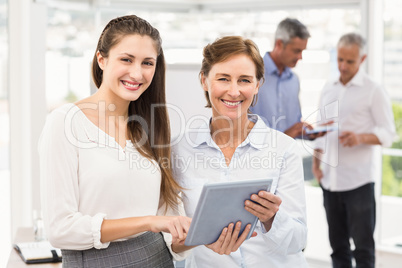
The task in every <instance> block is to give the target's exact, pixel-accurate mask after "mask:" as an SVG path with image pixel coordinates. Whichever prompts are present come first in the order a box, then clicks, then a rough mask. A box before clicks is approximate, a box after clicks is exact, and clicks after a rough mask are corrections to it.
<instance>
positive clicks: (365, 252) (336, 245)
mask: <svg viewBox="0 0 402 268" xmlns="http://www.w3.org/2000/svg"><path fill="white" fill-rule="evenodd" d="M323 193H324V207H325V212H326V215H327V222H328V231H329V242H330V244H331V247H332V254H331V258H332V265H333V267H334V268H351V267H352V257H354V258H355V260H356V267H357V268H374V264H375V244H374V238H373V233H374V228H375V220H376V209H375V197H374V183H369V184H366V185H363V186H361V187H359V188H356V189H354V190H350V191H344V192H331V191H327V190H325V189H323ZM350 238H352V239H353V242H354V244H355V250H354V251H353V252H352V250H351V248H350V243H349V241H350Z"/></svg>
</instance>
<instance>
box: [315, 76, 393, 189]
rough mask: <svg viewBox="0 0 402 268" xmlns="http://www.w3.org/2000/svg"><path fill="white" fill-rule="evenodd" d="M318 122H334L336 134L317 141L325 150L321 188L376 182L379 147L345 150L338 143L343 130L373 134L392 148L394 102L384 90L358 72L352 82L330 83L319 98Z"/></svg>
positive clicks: (347, 148) (356, 186) (360, 147)
mask: <svg viewBox="0 0 402 268" xmlns="http://www.w3.org/2000/svg"><path fill="white" fill-rule="evenodd" d="M319 107H320V115H319V119H318V121H322V122H326V121H329V120H333V121H334V122H335V125H338V130H337V131H332V132H328V133H327V135H325V136H323V137H322V138H319V139H317V140H316V145H315V148H320V149H323V150H324V154H323V156H322V161H321V168H322V170H323V174H324V176H323V178H322V180H321V185H322V187H323V188H324V189H327V190H330V191H348V190H352V189H356V188H358V187H360V186H363V185H365V184H367V183H370V182H374V180H375V178H374V174H376V172H377V171H378V169H379V168H380V166H379V165H378V164H379V163H380V161H378V159H375V157H378V156H379V154H378V153H379V147H380V146H376V145H368V144H361V145H358V146H353V147H344V146H343V145H342V144H340V142H339V135H340V134H341V132H343V131H351V132H354V133H356V134H362V133H366V134H374V135H376V136H377V138H378V139H379V141H380V142H381V145H382V146H390V145H391V144H392V141H393V139H394V137H395V135H396V132H395V125H394V117H393V114H392V108H391V102H390V99H389V97H388V95H387V93H386V92H385V90H384V89H383V88H382V87H381V86H380V85H378V84H377V83H375V82H374V81H373V80H372V79H370V77H369V76H368V75H367V74H366V73H364V71H362V70H359V71H358V72H357V73H356V75H355V76H354V77H353V78H352V80H351V81H349V83H347V84H346V85H343V84H342V83H341V82H340V81H339V79H337V80H335V81H330V82H328V83H327V84H326V85H325V87H324V89H323V91H322V94H321V98H320V106H319Z"/></svg>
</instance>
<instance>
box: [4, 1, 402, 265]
mask: <svg viewBox="0 0 402 268" xmlns="http://www.w3.org/2000/svg"><path fill="white" fill-rule="evenodd" d="M125 14H136V15H138V16H140V17H142V18H144V19H146V20H148V21H149V22H150V23H151V24H152V25H153V26H155V27H156V28H157V29H159V31H160V33H161V35H162V39H163V48H164V52H165V56H166V60H167V101H168V103H169V113H170V117H171V123H172V132H173V135H180V133H181V131H183V130H184V128H185V127H188V126H189V125H191V124H195V123H196V122H197V120H199V119H202V118H207V117H208V116H209V114H210V111H209V110H208V109H206V108H204V105H205V103H204V102H205V100H204V96H203V92H202V89H201V87H200V85H199V80H198V72H199V69H200V63H201V59H202V48H203V47H204V46H205V45H206V44H208V43H209V42H211V41H213V40H215V39H216V38H217V37H220V36H225V35H241V36H244V37H247V38H250V39H252V40H254V41H255V42H256V43H257V45H258V46H259V48H260V52H261V54H262V55H263V54H265V52H266V51H270V50H271V49H272V47H273V43H274V32H275V29H276V26H277V24H278V23H279V22H280V21H281V20H282V19H283V18H285V17H294V18H297V19H299V20H300V21H302V22H303V23H304V24H306V25H307V26H308V28H309V30H310V33H311V35H312V37H311V38H310V40H309V42H308V46H307V49H306V50H305V51H304V52H303V59H302V60H301V61H300V62H299V63H298V65H297V66H296V68H295V69H294V71H295V72H296V73H297V75H298V76H299V77H300V81H301V93H300V100H301V105H302V113H303V118H304V119H305V120H307V121H308V122H310V123H313V124H314V120H315V118H316V117H315V111H316V110H317V105H318V97H319V94H320V91H321V89H322V87H323V85H324V84H325V82H326V81H327V79H329V78H333V77H336V76H338V75H339V73H338V70H337V64H336V43H337V40H338V39H339V37H340V36H341V35H342V34H344V33H346V32H351V31H355V32H359V33H361V34H362V35H363V36H365V37H366V38H367V41H368V51H367V52H368V58H367V61H366V63H365V64H364V66H363V68H365V69H366V71H367V72H368V73H369V74H370V75H371V76H372V77H374V79H375V80H377V81H379V82H380V83H382V84H383V85H384V87H385V88H386V90H387V92H388V93H389V95H390V97H391V99H392V103H393V110H394V116H395V124H396V127H397V131H398V135H399V139H398V140H397V141H395V142H394V144H393V145H392V148H384V149H382V150H381V151H382V154H381V155H382V157H381V158H380V157H379V158H378V163H379V164H382V169H381V170H379V172H378V174H373V175H375V176H376V182H377V183H376V187H377V189H376V190H377V191H376V193H377V207H378V210H377V226H376V233H375V238H376V242H377V266H378V267H397V266H395V264H396V263H402V228H401V226H402V213H401V211H402V139H401V137H402V90H401V87H402V86H401V85H402V16H401V15H400V14H402V1H400V0H304V1H299V0H251V1H244V0H243V1H229V0H220V1H216V0H215V1H214V0H147V1H145V0H144V1H135V0H81V1H80V0H0V215H1V221H0V267H3V266H5V264H6V263H7V258H8V255H9V253H10V250H11V243H12V241H13V237H14V235H15V233H16V230H17V229H18V228H19V227H23V226H32V222H33V214H34V213H33V212H34V211H36V212H38V211H40V191H39V170H38V156H37V149H36V148H37V140H38V138H39V135H40V132H41V130H42V127H43V124H44V122H45V119H46V115H47V114H48V113H49V112H50V111H51V110H53V109H54V108H56V107H58V106H60V105H61V104H63V103H66V102H74V101H76V100H78V99H81V98H84V97H86V96H88V95H90V94H91V93H93V92H94V91H95V90H96V88H95V86H94V85H93V83H92V81H91V76H90V63H91V60H92V57H93V54H94V49H95V46H96V42H97V40H98V37H99V35H100V33H101V31H102V29H103V27H104V26H105V25H106V23H107V22H108V21H109V20H110V19H112V18H115V17H117V16H121V15H125ZM299 143H300V153H301V154H302V155H303V161H304V166H305V185H306V187H305V190H306V198H307V209H308V211H307V212H308V218H307V221H308V228H309V235H308V243H307V247H306V250H305V255H306V257H307V259H308V261H309V263H310V264H311V265H312V267H329V265H330V256H329V255H330V252H331V250H330V247H329V242H328V238H327V224H326V220H325V212H324V209H323V205H322V196H321V195H322V193H321V189H320V188H319V187H317V184H316V183H315V180H314V178H313V175H312V174H311V172H310V166H311V144H310V143H309V142H306V141H300V142H299ZM314 265H315V266H314Z"/></svg>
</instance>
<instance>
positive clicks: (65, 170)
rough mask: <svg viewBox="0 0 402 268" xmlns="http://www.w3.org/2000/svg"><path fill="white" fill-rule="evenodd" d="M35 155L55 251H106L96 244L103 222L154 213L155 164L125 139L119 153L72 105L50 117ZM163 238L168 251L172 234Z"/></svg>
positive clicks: (157, 176)
mask: <svg viewBox="0 0 402 268" xmlns="http://www.w3.org/2000/svg"><path fill="white" fill-rule="evenodd" d="M39 155H40V171H41V191H42V209H43V211H44V220H45V229H46V233H47V237H48V239H49V241H50V243H51V244H52V245H53V246H54V247H57V248H61V249H73V250H85V249H90V248H93V247H95V248H97V249H100V248H106V247H108V246H109V243H101V241H100V238H101V237H100V235H101V234H100V228H101V225H102V221H103V219H119V218H126V217H137V216H147V215H157V214H158V206H159V196H160V184H161V172H160V169H159V166H158V165H157V163H156V162H155V161H150V160H149V159H147V158H145V157H143V156H142V155H141V154H140V153H139V152H138V151H137V150H136V149H135V148H134V146H133V144H132V143H131V141H129V140H128V141H127V142H126V147H125V148H124V149H123V148H122V147H121V146H120V145H119V144H118V143H117V142H116V141H115V139H114V138H112V137H111V136H109V135H108V134H106V133H105V132H103V131H102V130H100V129H99V128H98V127H97V126H96V125H95V124H93V123H92V122H91V121H90V120H89V119H88V118H87V117H86V116H85V114H84V113H83V112H82V111H81V110H80V108H78V107H77V106H76V105H74V104H66V105H63V106H62V107H60V108H58V109H55V110H54V111H53V112H52V113H51V114H50V115H49V116H48V118H47V121H46V124H45V127H44V129H43V132H42V135H41V137H40V141H39ZM138 235H140V234H137V235H136V236H138ZM132 237H135V236H132ZM164 237H165V241H166V242H167V245H168V246H169V248H170V244H171V236H170V234H164ZM172 254H173V252H172ZM173 255H174V257H178V256H177V255H176V254H173ZM178 259H180V257H178Z"/></svg>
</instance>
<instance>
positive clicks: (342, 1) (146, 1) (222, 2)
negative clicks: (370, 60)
mask: <svg viewBox="0 0 402 268" xmlns="http://www.w3.org/2000/svg"><path fill="white" fill-rule="evenodd" d="M32 1H34V2H42V3H46V4H48V5H50V6H57V7H60V6H61V5H64V6H66V7H69V6H76V7H77V6H85V7H97V8H114V7H115V8H145V9H152V10H166V11H184V12H185V11H190V10H191V11H194V10H210V11H221V12H222V11H236V10H255V9H258V10H260V9H278V8H295V9H302V8H311V7H313V6H314V7H324V6H325V7H328V6H329V5H331V6H342V7H345V6H347V5H356V4H359V3H360V1H361V0H302V1H301V0H248V1H247V0H32Z"/></svg>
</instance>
